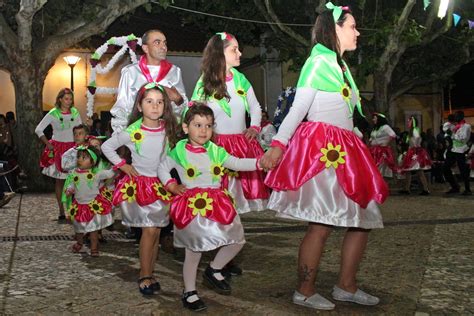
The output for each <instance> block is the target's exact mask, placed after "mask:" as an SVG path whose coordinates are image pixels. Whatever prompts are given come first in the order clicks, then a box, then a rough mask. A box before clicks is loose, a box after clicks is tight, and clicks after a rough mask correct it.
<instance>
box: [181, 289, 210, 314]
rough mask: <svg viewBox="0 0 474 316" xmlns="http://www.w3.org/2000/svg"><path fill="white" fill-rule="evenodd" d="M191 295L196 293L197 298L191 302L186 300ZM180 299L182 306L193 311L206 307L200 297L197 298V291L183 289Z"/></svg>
mask: <svg viewBox="0 0 474 316" xmlns="http://www.w3.org/2000/svg"><path fill="white" fill-rule="evenodd" d="M193 295H196V296H197V297H198V300H197V301H194V302H192V303H191V302H188V298H189V297H191V296H193ZM181 300H182V301H183V306H184V308H187V309H190V310H192V311H193V312H199V311H203V310H205V309H206V308H207V306H206V304H205V303H204V302H203V301H202V300H201V298H199V296H198V294H197V291H190V292H184V290H183V296H182V298H181Z"/></svg>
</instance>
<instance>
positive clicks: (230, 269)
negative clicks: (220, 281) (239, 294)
mask: <svg viewBox="0 0 474 316" xmlns="http://www.w3.org/2000/svg"><path fill="white" fill-rule="evenodd" d="M242 272H243V271H242V268H240V267H239V266H238V265H236V264H234V263H232V264H227V265H226V266H225V267H224V268H222V272H221V273H222V275H223V276H224V277H225V278H226V280H227V278H230V277H231V276H238V275H242Z"/></svg>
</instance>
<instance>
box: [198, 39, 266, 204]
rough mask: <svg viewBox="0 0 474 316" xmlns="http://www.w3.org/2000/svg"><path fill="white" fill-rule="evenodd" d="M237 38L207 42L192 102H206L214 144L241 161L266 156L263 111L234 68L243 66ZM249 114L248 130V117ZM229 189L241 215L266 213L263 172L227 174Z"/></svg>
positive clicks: (245, 79)
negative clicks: (260, 138)
mask: <svg viewBox="0 0 474 316" xmlns="http://www.w3.org/2000/svg"><path fill="white" fill-rule="evenodd" d="M241 55H242V53H241V52H240V50H239V43H238V42H237V39H236V38H235V37H234V36H233V35H231V34H229V33H226V32H221V33H217V34H215V35H214V36H212V37H211V39H210V40H209V41H208V42H207V45H206V48H205V49H204V53H203V60H202V64H201V71H202V76H201V78H200V79H199V81H198V82H197V84H196V87H195V88H194V92H193V96H192V97H191V99H192V100H196V101H205V102H206V103H207V105H208V106H209V107H210V108H211V109H212V111H213V112H214V116H215V124H216V126H215V133H216V137H215V141H216V143H217V145H219V146H222V147H224V148H225V149H226V150H227V151H228V152H229V153H230V154H231V155H234V156H236V157H238V158H256V157H260V156H262V155H263V149H262V147H261V146H260V144H259V143H258V141H257V139H256V138H257V136H258V133H259V132H260V129H261V128H260V120H261V116H262V110H261V107H260V104H259V103H258V100H257V98H256V96H255V93H254V91H253V88H252V86H251V84H250V82H249V81H248V80H247V78H245V76H244V75H243V74H242V73H240V72H239V71H237V70H236V69H235V68H234V67H237V66H239V65H240V56H241ZM246 113H248V114H249V115H250V127H249V128H246V124H245V115H246ZM227 177H228V179H227V180H228V190H229V191H230V192H231V193H232V194H233V195H234V197H235V201H236V204H237V212H238V213H246V212H249V211H253V210H263V209H265V207H266V202H267V199H268V197H269V195H270V194H269V191H268V189H267V188H266V187H265V185H264V183H263V180H264V175H263V173H262V172H261V171H252V172H238V173H237V172H232V171H230V172H227Z"/></svg>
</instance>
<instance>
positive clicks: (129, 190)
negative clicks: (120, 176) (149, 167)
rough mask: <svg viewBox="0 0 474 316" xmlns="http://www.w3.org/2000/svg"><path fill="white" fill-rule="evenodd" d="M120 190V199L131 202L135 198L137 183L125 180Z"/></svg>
mask: <svg viewBox="0 0 474 316" xmlns="http://www.w3.org/2000/svg"><path fill="white" fill-rule="evenodd" d="M120 192H122V193H123V195H122V200H123V201H127V202H128V203H132V202H133V201H135V200H136V194H137V184H136V183H135V182H127V183H125V185H124V187H123V188H122V189H120Z"/></svg>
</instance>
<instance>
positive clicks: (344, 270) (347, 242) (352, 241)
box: [337, 228, 370, 293]
mask: <svg viewBox="0 0 474 316" xmlns="http://www.w3.org/2000/svg"><path fill="white" fill-rule="evenodd" d="M369 232H370V230H366V229H359V228H349V229H348V230H347V232H346V235H345V236H344V241H343V243H342V250H341V268H340V271H339V281H338V284H337V286H338V287H339V288H341V289H343V290H345V291H348V292H352V293H355V292H356V290H357V282H356V274H357V270H358V269H359V263H360V261H361V260H362V256H363V255H364V251H365V247H366V246H367V240H368V238H369Z"/></svg>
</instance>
